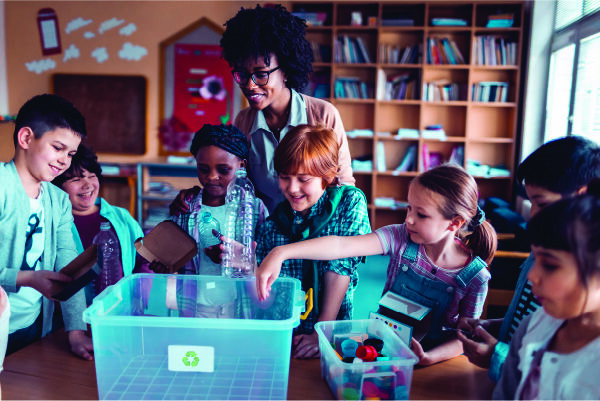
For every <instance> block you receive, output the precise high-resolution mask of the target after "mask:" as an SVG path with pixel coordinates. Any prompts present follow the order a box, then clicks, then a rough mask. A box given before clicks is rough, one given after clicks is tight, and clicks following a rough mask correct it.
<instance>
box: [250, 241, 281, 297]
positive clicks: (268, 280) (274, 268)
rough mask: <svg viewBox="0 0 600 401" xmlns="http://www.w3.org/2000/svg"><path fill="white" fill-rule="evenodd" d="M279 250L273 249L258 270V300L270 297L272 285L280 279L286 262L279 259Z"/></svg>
mask: <svg viewBox="0 0 600 401" xmlns="http://www.w3.org/2000/svg"><path fill="white" fill-rule="evenodd" d="M277 249H278V248H273V250H271V252H269V254H268V255H267V256H266V257H265V258H264V259H263V261H262V263H261V264H260V267H259V268H258V269H256V289H257V291H258V299H259V300H261V301H264V300H265V299H267V298H268V297H269V292H270V291H271V285H273V282H274V281H275V280H276V279H277V277H279V273H280V272H281V264H282V263H283V261H284V260H285V259H282V258H281V257H279V254H278V251H277Z"/></svg>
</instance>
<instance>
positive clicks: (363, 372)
mask: <svg viewBox="0 0 600 401" xmlns="http://www.w3.org/2000/svg"><path fill="white" fill-rule="evenodd" d="M315 330H316V331H317V333H318V336H319V349H320V351H321V376H322V377H323V378H324V379H325V380H327V383H328V384H329V387H330V388H331V391H332V392H333V394H334V396H335V397H336V398H337V399H338V400H341V399H344V400H365V399H382V400H383V399H392V400H407V399H408V395H409V393H410V384H411V381H412V373H413V367H414V365H415V363H417V361H418V358H417V357H416V356H415V354H414V353H413V352H412V351H411V350H410V348H409V347H408V346H407V345H406V344H405V343H404V341H402V340H401V339H400V337H398V336H397V335H396V333H394V331H393V330H392V329H391V328H390V327H388V326H387V325H386V324H385V323H384V322H382V321H381V320H376V319H365V320H338V321H334V322H318V323H317V324H316V325H315ZM366 338H378V339H380V340H383V348H382V349H381V352H380V354H381V355H382V356H384V357H385V358H389V359H388V360H382V359H385V358H378V359H380V360H375V361H371V362H363V361H362V360H358V361H356V362H360V363H353V362H344V361H342V359H340V358H341V357H342V356H343V354H342V351H341V343H342V342H344V341H345V340H347V339H350V340H354V341H357V342H358V343H359V344H360V343H361V341H364V340H365V339H366ZM356 359H358V358H356Z"/></svg>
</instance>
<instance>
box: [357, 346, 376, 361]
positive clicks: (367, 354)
mask: <svg viewBox="0 0 600 401" xmlns="http://www.w3.org/2000/svg"><path fill="white" fill-rule="evenodd" d="M356 356H357V357H359V358H360V359H362V360H363V361H365V362H371V361H374V360H375V358H377V351H376V350H375V348H374V347H373V346H372V345H361V346H360V347H358V348H357V349H356Z"/></svg>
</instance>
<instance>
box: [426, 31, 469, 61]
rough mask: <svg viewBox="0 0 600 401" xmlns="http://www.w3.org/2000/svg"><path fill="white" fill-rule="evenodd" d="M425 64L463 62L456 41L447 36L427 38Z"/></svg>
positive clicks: (463, 59)
mask: <svg viewBox="0 0 600 401" xmlns="http://www.w3.org/2000/svg"><path fill="white" fill-rule="evenodd" d="M426 53H427V56H426V57H427V58H426V60H427V64H465V58H464V57H463V55H462V53H461V52H460V49H459V48H458V46H457V45H456V42H454V41H453V40H449V39H448V38H434V37H429V38H427V52H426Z"/></svg>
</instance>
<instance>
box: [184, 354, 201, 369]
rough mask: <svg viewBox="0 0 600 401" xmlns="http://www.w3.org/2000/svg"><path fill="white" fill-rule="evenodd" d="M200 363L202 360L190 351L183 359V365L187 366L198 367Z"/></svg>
mask: <svg viewBox="0 0 600 401" xmlns="http://www.w3.org/2000/svg"><path fill="white" fill-rule="evenodd" d="M198 362H200V358H198V355H196V353H195V352H194V351H188V352H186V353H185V356H184V357H183V364H184V365H185V366H198Z"/></svg>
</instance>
